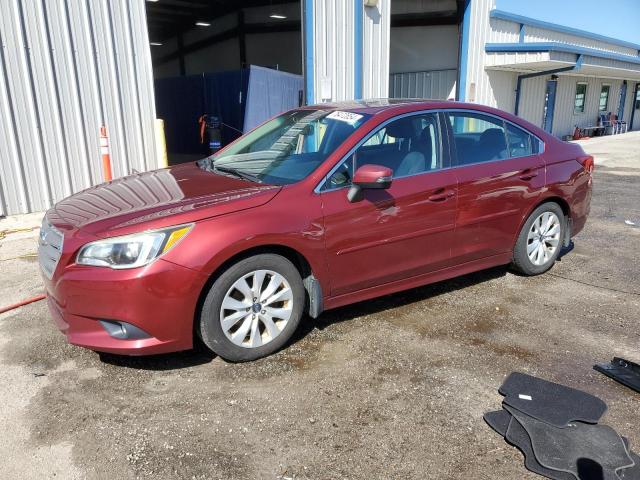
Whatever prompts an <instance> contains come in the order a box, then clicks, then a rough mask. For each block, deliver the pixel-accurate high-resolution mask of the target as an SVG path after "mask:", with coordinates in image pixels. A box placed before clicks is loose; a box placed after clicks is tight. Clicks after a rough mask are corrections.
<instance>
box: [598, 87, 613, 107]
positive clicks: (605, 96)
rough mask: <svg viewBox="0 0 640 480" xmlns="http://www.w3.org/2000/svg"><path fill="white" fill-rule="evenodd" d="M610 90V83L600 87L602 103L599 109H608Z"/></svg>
mask: <svg viewBox="0 0 640 480" xmlns="http://www.w3.org/2000/svg"><path fill="white" fill-rule="evenodd" d="M609 90H611V87H610V86H609V85H602V88H601V89H600V105H599V106H598V110H600V111H601V112H606V111H607V107H608V105H609Z"/></svg>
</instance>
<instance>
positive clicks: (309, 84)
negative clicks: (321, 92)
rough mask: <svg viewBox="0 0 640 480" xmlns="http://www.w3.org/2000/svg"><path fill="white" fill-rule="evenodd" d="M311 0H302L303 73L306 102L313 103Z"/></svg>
mask: <svg viewBox="0 0 640 480" xmlns="http://www.w3.org/2000/svg"><path fill="white" fill-rule="evenodd" d="M313 34H314V32H313V0H304V75H305V96H306V99H305V100H306V104H307V105H309V104H312V103H315V97H314V78H315V75H314V68H313Z"/></svg>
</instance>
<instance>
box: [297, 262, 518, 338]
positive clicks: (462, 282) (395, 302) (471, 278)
mask: <svg viewBox="0 0 640 480" xmlns="http://www.w3.org/2000/svg"><path fill="white" fill-rule="evenodd" d="M509 271H510V270H509V266H508V265H503V266H499V267H494V268H490V269H487V270H481V271H479V272H473V273H469V274H467V275H463V276H460V277H456V278H452V279H450V280H444V281H442V282H437V283H432V284H429V285H425V286H422V287H416V288H412V289H410V290H404V291H402V292H398V293H393V294H390V295H385V296H382V297H377V298H373V299H371V300H366V301H363V302H358V303H354V304H351V305H346V306H344V307H339V308H336V309H333V310H329V311H326V312H324V313H323V314H322V315H320V317H318V318H316V319H313V318H310V317H306V319H304V320H303V322H302V323H301V325H300V327H299V328H298V330H297V331H296V333H295V334H294V336H293V338H292V340H291V342H290V343H289V344H290V345H291V344H294V343H297V342H299V341H300V340H302V339H303V338H304V337H306V336H307V335H308V334H309V333H310V332H311V331H313V330H314V329H318V330H323V329H325V328H327V327H329V326H330V325H333V324H336V323H341V322H346V321H349V320H353V319H355V318H358V317H362V316H365V315H373V314H377V313H382V312H385V311H387V310H391V309H394V308H400V307H403V306H405V305H409V304H412V303H416V302H420V301H424V300H428V299H430V298H433V297H437V296H439V295H443V294H446V293H450V292H453V291H456V290H460V289H463V288H467V287H470V286H473V285H477V284H479V283H483V282H486V281H489V280H494V279H497V278H500V277H504V276H505V275H506V274H507V272H509Z"/></svg>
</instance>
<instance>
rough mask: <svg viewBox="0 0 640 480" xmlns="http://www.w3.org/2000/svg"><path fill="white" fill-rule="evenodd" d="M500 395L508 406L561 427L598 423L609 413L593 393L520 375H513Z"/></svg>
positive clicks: (501, 388)
mask: <svg viewBox="0 0 640 480" xmlns="http://www.w3.org/2000/svg"><path fill="white" fill-rule="evenodd" d="M499 392H500V393H501V394H502V395H504V396H505V398H504V403H506V404H507V405H509V406H511V407H513V408H515V409H517V410H520V411H521V412H523V413H525V414H526V415H529V416H531V417H534V418H536V419H538V420H540V421H543V422H546V423H550V424H551V425H554V426H556V427H559V428H564V427H566V426H567V425H568V424H569V423H570V422H572V421H581V422H586V423H598V420H600V417H602V415H604V413H605V412H606V411H607V404H606V403H604V402H603V401H602V400H600V399H599V398H598V397H595V396H593V395H591V394H589V393H586V392H583V391H580V390H576V389H575V388H570V387H565V386H564V385H559V384H557V383H553V382H548V381H546V380H542V379H540V378H536V377H532V376H531V375H527V374H524V373H519V372H513V373H512V374H510V375H509V376H508V377H507V379H506V380H505V381H504V383H503V384H502V386H501V387H500V389H499Z"/></svg>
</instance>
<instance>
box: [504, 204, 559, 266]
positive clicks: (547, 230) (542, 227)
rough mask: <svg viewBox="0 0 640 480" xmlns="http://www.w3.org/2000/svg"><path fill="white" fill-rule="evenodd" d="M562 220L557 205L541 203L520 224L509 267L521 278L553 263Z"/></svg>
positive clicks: (557, 251) (556, 254)
mask: <svg viewBox="0 0 640 480" xmlns="http://www.w3.org/2000/svg"><path fill="white" fill-rule="evenodd" d="M565 223H566V222H565V217H564V212H563V211H562V208H560V205H558V204H557V203H554V202H549V203H544V204H542V205H540V206H539V207H538V208H536V209H535V210H534V211H533V213H531V215H530V216H529V218H528V219H527V221H526V222H525V223H524V226H523V227H522V230H521V231H520V235H519V236H518V241H517V242H516V246H515V248H514V250H513V266H514V267H515V269H516V270H518V271H519V272H521V273H524V274H525V275H539V274H541V273H544V272H546V271H547V270H549V269H550V268H551V266H552V265H553V264H554V262H555V261H556V259H557V258H558V255H560V250H561V248H562V240H563V238H564V234H565V228H566V226H565Z"/></svg>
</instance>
